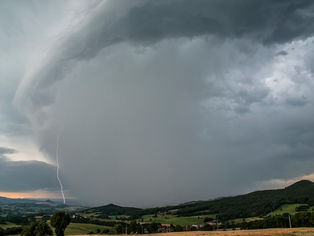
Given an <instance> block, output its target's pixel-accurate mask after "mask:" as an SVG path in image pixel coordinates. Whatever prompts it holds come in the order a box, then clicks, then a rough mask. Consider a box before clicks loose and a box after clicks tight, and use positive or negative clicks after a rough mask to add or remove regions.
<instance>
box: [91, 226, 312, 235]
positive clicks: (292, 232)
mask: <svg viewBox="0 0 314 236" xmlns="http://www.w3.org/2000/svg"><path fill="white" fill-rule="evenodd" d="M137 235H143V234H137ZM145 235H148V234H145ZM149 235H151V236H269V235H274V236H310V235H314V228H292V229H260V230H230V231H194V232H180V233H160V234H149ZM95 236H96V235H95ZM120 236H122V235H120Z"/></svg>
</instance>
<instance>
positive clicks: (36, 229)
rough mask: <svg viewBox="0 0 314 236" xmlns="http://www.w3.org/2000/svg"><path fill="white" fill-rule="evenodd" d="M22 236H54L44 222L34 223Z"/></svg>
mask: <svg viewBox="0 0 314 236" xmlns="http://www.w3.org/2000/svg"><path fill="white" fill-rule="evenodd" d="M21 235H22V236H45V235H49V236H50V235H52V230H51V228H50V227H49V225H48V224H47V223H46V222H44V221H38V222H32V223H30V224H29V225H27V226H25V227H24V228H23V231H22V232H21Z"/></svg>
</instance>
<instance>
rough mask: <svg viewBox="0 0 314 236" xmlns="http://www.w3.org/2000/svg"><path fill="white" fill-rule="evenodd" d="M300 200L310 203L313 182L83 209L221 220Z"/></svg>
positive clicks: (262, 212)
mask: <svg viewBox="0 0 314 236" xmlns="http://www.w3.org/2000/svg"><path fill="white" fill-rule="evenodd" d="M290 203H302V204H308V205H310V206H314V183H313V182H311V181H309V180H301V181H298V182H296V183H294V184H292V185H290V186H288V187H286V188H283V189H274V190H260V191H255V192H251V193H248V194H243V195H238V196H233V197H223V198H219V199H215V200H208V201H196V202H189V203H184V204H179V205H176V206H165V207H156V208H148V209H140V208H135V207H121V206H117V205H114V204H109V205H106V206H100V207H94V208H89V209H87V210H85V211H86V212H89V213H91V212H94V213H96V214H102V215H108V216H110V215H128V216H130V217H131V218H134V219H136V218H140V217H141V216H143V215H147V214H156V213H162V212H172V214H175V215H177V216H178V217H180V216H197V215H210V214H212V215H217V216H218V218H220V219H221V220H228V219H235V218H246V217H255V216H259V217H260V216H265V215H266V214H268V213H270V212H272V211H274V210H276V209H277V208H279V207H280V206H281V205H283V204H290Z"/></svg>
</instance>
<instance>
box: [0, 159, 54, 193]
mask: <svg viewBox="0 0 314 236" xmlns="http://www.w3.org/2000/svg"><path fill="white" fill-rule="evenodd" d="M56 183H57V182H56V177H55V167H54V166H51V165H49V164H47V163H44V162H40V161H10V160H8V159H7V158H5V157H1V156H0V191H1V192H10V191H13V192H20V191H32V190H42V189H45V190H50V191H55V190H56V188H57V184H56Z"/></svg>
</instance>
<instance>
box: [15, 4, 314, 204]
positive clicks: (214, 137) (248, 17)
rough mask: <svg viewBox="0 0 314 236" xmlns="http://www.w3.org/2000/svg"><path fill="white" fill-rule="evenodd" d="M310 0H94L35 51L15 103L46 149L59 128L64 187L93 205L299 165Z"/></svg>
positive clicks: (151, 200)
mask: <svg viewBox="0 0 314 236" xmlns="http://www.w3.org/2000/svg"><path fill="white" fill-rule="evenodd" d="M83 5H84V4H83ZM313 5H314V4H313V3H312V2H311V1H292V0H288V1H257V0H239V1H221V0H219V1H218V0H215V1H214V0H212V1H202V0H193V1H188V0H173V1H166V0H160V1H143V0H135V1H119V0H111V1H104V2H100V1H94V2H93V4H91V5H88V6H83V7H82V8H83V10H80V11H78V12H76V13H75V14H76V15H75V16H77V17H74V19H79V20H78V21H75V20H74V22H75V23H73V24H69V25H70V26H71V27H68V28H62V30H60V31H61V33H60V32H59V33H58V37H57V38H56V41H55V42H54V43H51V44H49V46H50V48H49V50H44V51H45V53H44V56H43V57H41V59H40V60H38V58H37V57H35V58H36V60H34V66H32V67H31V68H30V69H29V70H27V71H26V72H25V73H24V77H23V80H22V82H21V83H20V84H19V87H18V91H17V93H16V96H15V105H16V106H17V107H18V108H19V109H20V111H22V113H24V114H25V115H26V116H27V117H28V119H29V121H30V124H31V129H32V131H33V134H34V137H33V138H34V139H35V140H36V141H37V142H38V145H39V146H40V148H41V150H42V151H43V152H45V153H48V154H50V156H51V157H53V156H54V155H55V137H56V135H59V136H60V158H61V171H62V173H63V175H64V177H65V179H66V180H67V181H68V183H69V185H68V187H69V189H70V191H71V192H72V194H73V196H76V197H77V198H79V199H83V200H85V201H88V202H90V203H93V204H97V203H99V204H100V203H107V202H115V203H120V204H121V203H122V204H128V205H137V206H147V205H157V204H165V203H178V202H182V201H189V200H197V199H208V198H212V197H217V196H221V195H230V194H236V193H241V192H243V191H247V190H248V189H251V187H252V186H255V183H257V182H259V181H267V180H271V179H273V178H283V179H285V178H295V177H298V176H301V175H304V174H308V173H310V172H311V171H312V170H311V168H310V167H311V166H312V165H313V164H314V162H313V160H312V159H311V158H310V157H311V155H312V154H313V152H314V150H313V147H312V146H313V145H312V143H313V137H314V135H313V130H314V129H313V127H314V121H313V119H312V117H313V115H314V114H313V113H314V109H313V103H314V96H313V93H312V91H313V88H314V84H313V82H312V81H313V73H312V71H313V65H312V63H311V62H312V58H313V56H312V55H313V52H314V45H313V39H312V38H311V37H312V35H313V22H314V21H313ZM70 21H71V20H70ZM47 47H48V46H47ZM45 49H47V48H45ZM277 52H279V53H277ZM283 52H285V53H283ZM279 55H280V56H279ZM48 186H50V185H49V181H48Z"/></svg>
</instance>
